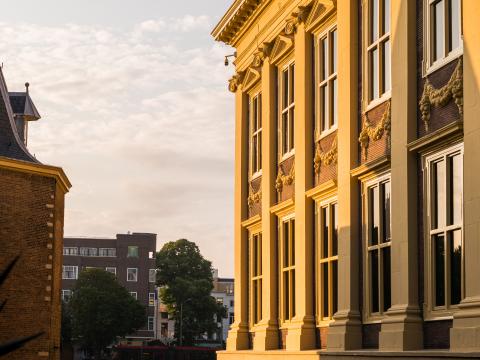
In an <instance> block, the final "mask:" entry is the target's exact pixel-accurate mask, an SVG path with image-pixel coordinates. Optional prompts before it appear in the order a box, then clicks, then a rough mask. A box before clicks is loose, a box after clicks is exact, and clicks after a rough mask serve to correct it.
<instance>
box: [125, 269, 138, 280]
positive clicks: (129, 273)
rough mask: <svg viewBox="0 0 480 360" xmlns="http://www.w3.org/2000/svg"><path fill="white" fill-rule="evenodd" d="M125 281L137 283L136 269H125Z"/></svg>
mask: <svg viewBox="0 0 480 360" xmlns="http://www.w3.org/2000/svg"><path fill="white" fill-rule="evenodd" d="M127 281H134V282H136V281H138V269H137V268H127Z"/></svg>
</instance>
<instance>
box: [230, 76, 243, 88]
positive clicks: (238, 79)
mask: <svg viewBox="0 0 480 360" xmlns="http://www.w3.org/2000/svg"><path fill="white" fill-rule="evenodd" d="M242 79H243V74H240V73H236V74H235V75H233V76H232V77H231V78H230V80H228V90H229V91H231V92H235V91H237V88H238V86H239V85H240V84H241V83H242Z"/></svg>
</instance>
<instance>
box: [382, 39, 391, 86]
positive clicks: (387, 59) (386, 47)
mask: <svg viewBox="0 0 480 360" xmlns="http://www.w3.org/2000/svg"><path fill="white" fill-rule="evenodd" d="M390 65H391V56H390V40H387V41H385V42H384V43H383V92H384V93H385V92H387V91H389V90H390V89H391V86H392V84H391V76H392V75H391V67H390Z"/></svg>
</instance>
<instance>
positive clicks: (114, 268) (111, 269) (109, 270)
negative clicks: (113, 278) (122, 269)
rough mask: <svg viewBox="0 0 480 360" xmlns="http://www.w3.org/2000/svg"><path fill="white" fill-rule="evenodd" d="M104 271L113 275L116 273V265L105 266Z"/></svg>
mask: <svg viewBox="0 0 480 360" xmlns="http://www.w3.org/2000/svg"><path fill="white" fill-rule="evenodd" d="M105 271H106V272H109V273H112V274H113V275H117V268H116V267H106V268H105Z"/></svg>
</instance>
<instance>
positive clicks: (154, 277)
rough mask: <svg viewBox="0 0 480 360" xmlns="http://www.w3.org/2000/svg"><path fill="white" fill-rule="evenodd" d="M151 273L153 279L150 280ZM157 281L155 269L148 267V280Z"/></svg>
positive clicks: (150, 281)
mask: <svg viewBox="0 0 480 360" xmlns="http://www.w3.org/2000/svg"><path fill="white" fill-rule="evenodd" d="M152 273H153V281H152ZM156 281H157V269H148V282H149V283H155V282H156Z"/></svg>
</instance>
